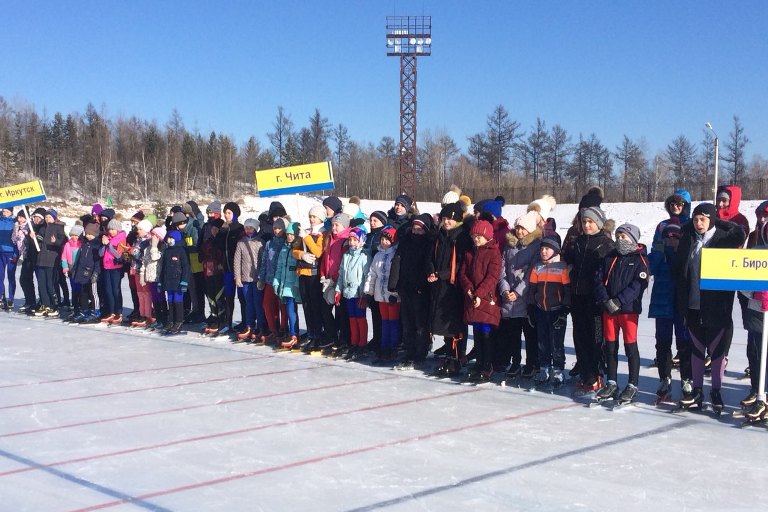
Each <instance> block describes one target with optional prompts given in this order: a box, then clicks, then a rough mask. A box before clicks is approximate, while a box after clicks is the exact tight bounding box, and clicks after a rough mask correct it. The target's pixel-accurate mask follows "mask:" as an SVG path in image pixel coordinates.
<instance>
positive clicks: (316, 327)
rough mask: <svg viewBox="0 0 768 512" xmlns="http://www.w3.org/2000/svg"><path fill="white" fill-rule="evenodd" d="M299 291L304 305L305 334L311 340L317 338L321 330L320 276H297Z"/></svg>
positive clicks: (321, 298)
mask: <svg viewBox="0 0 768 512" xmlns="http://www.w3.org/2000/svg"><path fill="white" fill-rule="evenodd" d="M299 291H300V293H301V300H302V305H303V306H304V321H305V322H306V324H307V335H308V336H309V338H310V339H312V340H318V339H320V338H321V337H322V332H323V311H322V307H323V304H325V300H324V299H323V285H322V284H320V276H317V275H315V276H299Z"/></svg>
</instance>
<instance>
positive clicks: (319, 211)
mask: <svg viewBox="0 0 768 512" xmlns="http://www.w3.org/2000/svg"><path fill="white" fill-rule="evenodd" d="M309 216H310V217H317V218H318V219H320V220H325V218H326V217H327V215H326V212H325V208H323V207H322V206H320V205H319V204H318V205H316V206H313V207H312V208H310V209H309Z"/></svg>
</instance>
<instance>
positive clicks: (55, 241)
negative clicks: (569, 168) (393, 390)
mask: <svg viewBox="0 0 768 512" xmlns="http://www.w3.org/2000/svg"><path fill="white" fill-rule="evenodd" d="M739 195H740V191H739V190H738V187H732V186H729V187H723V188H722V193H719V195H718V198H719V199H721V202H722V203H727V204H725V205H724V206H722V205H720V206H721V207H720V208H718V207H716V206H715V205H712V204H709V203H701V204H699V205H698V206H697V207H696V209H694V211H693V213H692V214H690V207H691V201H690V195H689V194H688V193H687V192H685V191H682V190H681V191H676V192H675V193H674V194H673V195H672V196H670V197H669V198H668V199H667V200H666V201H665V208H666V209H667V212H668V213H669V219H666V220H665V221H663V222H662V223H660V224H659V226H658V227H657V229H656V232H655V233H654V238H653V245H652V248H651V252H650V255H649V254H648V252H647V249H646V247H645V245H643V244H642V243H640V237H641V233H640V230H639V228H638V227H637V226H635V225H632V224H622V225H620V226H618V227H617V228H615V230H614V229H613V221H611V220H608V219H606V216H605V213H604V212H603V210H602V209H601V207H600V206H601V202H602V199H603V198H602V191H601V190H600V189H598V188H593V189H591V190H590V191H589V192H588V193H587V194H586V195H585V196H584V197H583V198H582V200H581V202H580V204H579V211H578V213H577V215H576V217H575V219H574V223H573V226H572V227H571V228H570V229H569V231H568V234H567V235H566V236H565V238H564V239H561V238H560V236H559V235H558V234H557V231H556V226H555V222H554V219H553V218H551V217H550V215H549V213H550V211H551V210H552V208H554V206H555V200H554V198H552V197H550V196H544V197H542V198H540V199H537V200H536V201H534V202H532V203H531V204H530V205H529V207H528V209H527V211H526V212H525V213H524V214H522V215H520V216H519V217H518V218H517V219H516V220H515V222H514V223H513V224H512V225H511V226H510V224H509V223H508V222H507V221H506V220H505V219H504V217H503V216H502V207H503V206H504V199H503V198H502V197H501V196H499V197H497V198H495V199H492V200H491V199H488V200H483V201H479V202H478V203H476V204H475V205H474V208H473V210H474V211H472V212H470V211H469V206H470V201H469V198H467V197H466V196H462V195H461V194H460V190H458V189H452V190H451V191H449V192H448V193H447V194H446V196H445V197H444V199H443V202H442V205H441V211H440V213H439V214H438V215H435V216H433V215H429V214H423V213H419V212H418V209H417V207H416V205H415V203H414V202H413V200H412V199H411V198H410V197H409V196H407V195H400V196H398V197H397V198H396V199H395V203H394V205H393V207H392V208H391V209H390V210H389V211H388V212H383V211H375V212H372V213H371V214H370V215H369V216H365V215H364V214H363V213H362V212H361V210H360V204H359V203H360V201H359V200H356V199H354V198H353V199H350V202H349V203H348V204H344V203H343V202H342V201H341V200H340V199H339V198H337V197H335V196H329V197H327V198H326V199H325V200H324V201H323V203H322V205H316V206H314V207H312V208H311V209H310V210H309V212H308V216H307V221H308V223H307V227H306V228H302V226H301V225H300V224H299V223H298V222H294V221H292V220H291V219H290V218H289V217H288V215H287V214H286V211H285V208H284V207H283V205H282V204H280V203H279V202H273V203H272V204H271V205H270V208H269V211H268V212H265V213H263V214H261V215H260V216H259V218H258V219H253V218H249V219H246V220H245V221H244V222H243V223H242V224H241V223H240V219H239V217H240V215H241V211H240V208H239V206H238V205H237V204H236V203H233V202H229V203H226V204H225V205H224V206H223V208H222V207H221V203H219V202H218V201H214V202H212V203H211V204H210V205H209V206H208V208H207V210H206V214H207V219H206V218H205V217H204V216H203V215H202V213H201V212H200V210H199V208H198V207H197V205H196V204H195V203H194V202H193V201H189V202H187V203H186V204H185V205H183V206H177V207H174V208H173V209H172V210H171V213H170V214H169V216H168V218H167V219H165V222H158V221H157V219H156V218H154V216H153V215H145V214H144V213H143V212H137V213H136V214H135V215H134V216H133V217H132V218H131V222H132V228H131V230H130V231H129V232H128V233H126V232H125V231H123V228H122V224H121V222H119V221H117V220H116V219H114V211H113V210H112V209H103V208H102V207H101V206H100V205H94V207H93V210H92V212H91V213H90V215H85V216H83V217H82V218H81V222H80V223H78V224H77V225H75V226H73V227H72V228H71V229H70V231H69V235H68V236H65V235H64V225H63V223H61V222H60V221H58V219H57V215H56V212H55V211H54V210H43V209H42V208H38V209H36V210H34V211H33V213H32V219H31V225H30V224H29V223H27V221H26V217H25V214H24V213H23V210H22V211H21V212H20V213H19V214H18V215H17V217H16V221H15V222H14V221H13V217H12V214H13V212H12V211H9V210H7V209H4V210H3V215H2V217H0V266H2V267H4V268H6V269H8V270H7V272H8V276H9V287H8V289H9V295H10V300H11V302H10V303H11V304H12V301H13V294H14V291H15V265H16V263H17V261H18V260H19V259H21V260H22V272H21V285H22V287H23V288H24V292H25V293H24V295H25V299H26V303H25V305H24V306H23V307H22V309H23V310H26V311H28V312H30V313H31V314H34V315H38V316H48V317H55V316H57V315H58V314H59V311H58V307H57V300H58V301H59V302H60V301H61V299H60V297H61V293H60V292H59V288H60V287H61V284H62V282H61V280H60V279H61V278H60V277H59V276H63V277H65V278H66V279H68V280H69V283H70V285H71V289H72V297H73V305H74V308H73V309H74V314H73V315H72V317H71V320H72V321H75V322H94V321H99V322H103V323H112V324H119V323H123V322H124V319H123V298H122V291H121V281H122V277H123V276H124V275H125V274H127V275H128V276H129V277H128V279H129V283H130V288H131V291H132V295H133V296H134V306H135V307H134V313H133V316H132V318H131V325H132V326H134V327H137V328H148V327H149V328H162V329H164V330H165V331H166V332H167V333H175V332H180V331H181V329H182V324H183V323H184V322H185V321H190V322H193V321H201V320H202V319H203V318H204V315H203V311H204V302H203V301H204V298H205V299H207V302H208V305H209V311H210V315H209V316H208V318H207V319H206V327H205V329H204V333H206V334H211V335H214V334H224V333H228V334H232V335H233V339H235V340H238V341H248V342H255V343H260V344H265V345H272V346H275V347H277V348H280V349H283V350H303V351H305V352H308V353H309V352H313V351H323V352H324V353H326V354H328V355H334V356H339V357H345V358H347V359H358V358H360V357H361V356H363V355H364V354H366V352H368V351H370V350H373V351H374V352H375V358H374V362H380V363H383V364H396V367H397V368H399V369H410V368H420V367H422V366H423V365H424V362H425V360H426V358H427V355H428V353H429V350H430V346H431V339H432V336H435V335H436V336H440V337H443V340H444V346H443V347H440V348H438V349H437V350H435V353H436V354H438V355H440V356H442V359H441V361H440V363H439V364H438V367H437V370H436V373H437V374H439V375H443V376H456V375H458V374H459V373H460V372H461V371H462V367H463V366H465V365H466V364H467V362H468V361H471V360H472V359H474V360H475V361H476V363H475V364H474V365H473V366H472V367H470V368H469V370H468V372H467V379H469V380H470V381H473V382H487V381H489V380H491V379H492V377H493V375H494V373H495V372H506V377H507V378H509V377H521V378H532V379H533V380H534V382H536V383H545V382H551V383H553V384H554V385H559V384H562V383H563V382H564V380H565V375H564V372H565V350H564V337H565V331H566V325H567V318H568V315H569V314H570V316H571V318H572V322H573V337H574V340H573V341H574V347H575V350H576V365H575V366H574V368H573V369H572V370H571V371H570V374H571V375H572V376H577V377H578V382H579V384H578V386H579V388H580V389H582V390H583V391H586V392H594V393H595V396H596V397H597V398H599V399H608V398H618V399H619V400H620V401H632V400H634V398H635V396H636V394H637V387H638V379H639V366H640V354H639V351H638V347H637V327H638V320H639V316H640V314H641V313H642V297H643V293H644V292H645V290H646V288H647V287H648V284H649V282H650V277H651V275H653V276H655V277H654V286H653V290H652V295H651V303H650V312H649V316H651V317H653V318H655V322H656V360H657V364H658V371H659V379H660V385H659V389H658V391H657V394H658V395H659V398H660V399H666V398H668V397H669V395H670V393H671V369H672V366H673V359H674V358H673V357H672V350H671V346H672V337H673V333H675V334H676V336H677V342H678V355H677V356H676V358H679V361H680V368H681V384H682V391H683V397H682V399H681V405H682V406H684V407H688V406H696V405H698V406H701V403H702V388H703V375H704V368H705V361H707V362H708V364H710V366H711V368H712V372H713V373H712V375H713V377H712V392H711V395H710V396H711V401H712V403H713V405H715V406H720V407H722V399H721V397H720V393H719V388H720V385H721V382H722V376H723V371H724V366H725V360H726V357H727V353H728V349H729V347H730V340H731V337H732V333H733V326H732V323H730V314H731V308H732V303H733V292H722V291H709V290H701V289H700V286H699V285H700V273H699V266H700V254H701V248H703V247H732V248H737V247H741V246H742V245H743V242H744V240H745V239H746V237H747V233H748V232H749V225H748V222H747V223H746V226H745V222H744V221H746V219H743V221H742V219H740V218H739V217H738V216H737V215H736V213H738V201H739ZM734 204H735V207H734ZM734 211H735V212H736V213H734ZM756 213H757V217H758V220H757V222H758V225H757V228H756V229H755V231H754V232H753V233H751V234H750V237H749V240H750V241H749V243H748V244H747V247H765V246H766V240H768V230H767V229H766V217H768V201H767V202H765V203H763V204H761V205H760V207H758V209H757V212H756ZM739 215H740V214H739ZM742 217H743V216H742ZM9 219H11V220H10V221H9ZM11 224H12V226H11V229H10V230H8V229H7V228H8V225H11ZM5 231H10V236H9V238H8V240H6V239H5V235H3V233H5ZM614 238H615V239H614ZM30 269H31V272H30ZM32 275H34V276H35V277H36V278H37V287H38V291H39V303H38V302H36V299H35V297H36V296H35V293H34V282H30V281H31V276H32ZM10 276H13V279H11V277H10ZM65 289H66V286H64V287H61V291H62V292H63V290H65ZM0 291H3V303H2V305H3V307H5V308H7V307H8V306H7V304H8V301H7V300H6V298H5V293H4V289H2V290H0ZM134 292H135V294H134ZM235 297H237V298H238V301H239V303H240V313H241V318H242V322H241V325H240V326H233V325H232V320H233V312H234V309H235ZM57 298H58V299H57ZM740 301H741V303H742V305H743V307H744V312H745V314H744V318H745V326H747V329H748V331H749V333H750V334H749V338H748V355H749V361H750V367H751V368H752V369H753V371H752V376H753V386H752V389H751V391H750V396H749V397H747V398H746V399H745V401H743V403H744V404H746V405H750V406H751V405H753V404H754V403H755V400H756V395H757V391H758V390H757V380H756V377H755V375H756V374H757V371H756V360H757V355H756V354H757V353H759V352H758V350H759V334H760V333H761V331H762V323H761V320H762V317H761V315H759V314H751V313H750V312H757V313H760V312H762V311H763V310H764V309H765V306H766V305H768V297H766V295H765V294H764V293H762V292H761V293H748V294H740ZM298 304H302V309H303V311H304V320H305V325H306V335H305V336H303V337H302V336H300V335H299V332H300V331H299V322H298V316H297V313H298ZM368 309H370V311H371V316H372V320H373V329H372V330H373V336H372V338H373V339H372V340H371V341H370V342H369V340H368V321H367V311H368ZM97 311H98V313H97ZM470 326H471V328H472V334H473V339H474V349H473V350H472V351H471V352H470V353H467V351H466V348H467V339H468V337H469V327H470ZM620 335H621V338H622V341H623V343H624V351H625V353H626V356H627V360H628V374H629V375H628V379H627V380H628V382H627V384H626V387H624V389H623V390H622V391H621V392H619V385H618V379H617V372H618V369H617V367H618V351H619V349H618V344H619V336H620ZM523 340H525V357H526V359H525V364H523V360H522V355H523V353H522V347H523ZM399 349H402V350H403V352H404V354H403V356H402V357H401V358H400V360H399V361H397V356H398V353H399ZM710 361H711V363H709V362H710Z"/></svg>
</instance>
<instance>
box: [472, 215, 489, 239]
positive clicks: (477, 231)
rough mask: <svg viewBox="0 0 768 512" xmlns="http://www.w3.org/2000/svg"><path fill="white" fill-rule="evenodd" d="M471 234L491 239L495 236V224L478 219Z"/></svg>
mask: <svg viewBox="0 0 768 512" xmlns="http://www.w3.org/2000/svg"><path fill="white" fill-rule="evenodd" d="M469 234H470V235H473V236H474V235H482V236H483V237H484V238H485V239H486V240H491V239H492V238H493V226H491V223H490V222H488V221H486V220H478V221H476V222H475V224H474V225H473V226H472V231H470V233H469Z"/></svg>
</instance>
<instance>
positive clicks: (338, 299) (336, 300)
mask: <svg viewBox="0 0 768 512" xmlns="http://www.w3.org/2000/svg"><path fill="white" fill-rule="evenodd" d="M333 302H334V304H336V305H337V306H338V305H339V304H341V292H336V295H334V296H333Z"/></svg>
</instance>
